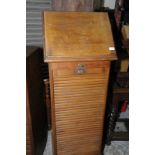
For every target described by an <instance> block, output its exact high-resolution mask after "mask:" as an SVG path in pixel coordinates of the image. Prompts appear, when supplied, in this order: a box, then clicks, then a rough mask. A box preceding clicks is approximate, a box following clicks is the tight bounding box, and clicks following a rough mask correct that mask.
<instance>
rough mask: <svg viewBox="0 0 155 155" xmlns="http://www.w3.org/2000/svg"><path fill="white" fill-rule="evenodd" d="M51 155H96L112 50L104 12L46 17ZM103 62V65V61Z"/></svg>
mask: <svg viewBox="0 0 155 155" xmlns="http://www.w3.org/2000/svg"><path fill="white" fill-rule="evenodd" d="M44 39H45V44H44V59H45V61H46V62H48V65H49V77H50V90H51V91H50V92H51V105H52V129H53V144H54V154H55V155H99V154H100V153H101V150H102V149H101V148H102V142H103V141H102V136H103V131H104V129H103V124H104V115H105V109H106V96H107V88H108V79H109V71H110V60H115V59H116V58H117V57H116V53H115V51H109V47H114V44H113V38H112V33H111V29H110V23H109V19H108V15H107V14H106V13H92V12H91V13H84V12H82V13H77V12H75V13H71V12H70V13H69V12H63V13H60V12H58V13H54V12H45V13H44ZM103 60H104V61H103Z"/></svg>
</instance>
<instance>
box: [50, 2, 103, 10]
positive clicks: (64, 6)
mask: <svg viewBox="0 0 155 155" xmlns="http://www.w3.org/2000/svg"><path fill="white" fill-rule="evenodd" d="M52 2H53V3H52V10H54V11H93V10H94V9H99V8H100V6H101V0H53V1H52Z"/></svg>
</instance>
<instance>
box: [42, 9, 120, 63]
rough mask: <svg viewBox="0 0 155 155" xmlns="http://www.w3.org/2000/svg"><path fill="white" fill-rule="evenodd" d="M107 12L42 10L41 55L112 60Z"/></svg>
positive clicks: (59, 58)
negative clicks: (42, 43) (42, 41)
mask: <svg viewBox="0 0 155 155" xmlns="http://www.w3.org/2000/svg"><path fill="white" fill-rule="evenodd" d="M116 58H117V57H116V52H115V48H114V42H113V37H112V32H111V26H110V22H109V18H108V14H107V13H97V12H51V11H45V12H44V59H45V61H46V62H54V61H70V60H71V61H72V60H75V61H76V60H115V59H116Z"/></svg>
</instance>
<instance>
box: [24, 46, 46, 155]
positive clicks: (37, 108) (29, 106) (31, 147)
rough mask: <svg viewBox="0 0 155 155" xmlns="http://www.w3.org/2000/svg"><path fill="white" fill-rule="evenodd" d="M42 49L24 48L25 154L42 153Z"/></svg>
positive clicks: (43, 134)
mask: <svg viewBox="0 0 155 155" xmlns="http://www.w3.org/2000/svg"><path fill="white" fill-rule="evenodd" d="M41 62H42V50H41V49H36V48H34V47H27V48H26V155H42V154H43V151H44V148H45V145H46V141H47V117H46V107H45V103H44V95H43V94H44V89H43V81H42V73H41Z"/></svg>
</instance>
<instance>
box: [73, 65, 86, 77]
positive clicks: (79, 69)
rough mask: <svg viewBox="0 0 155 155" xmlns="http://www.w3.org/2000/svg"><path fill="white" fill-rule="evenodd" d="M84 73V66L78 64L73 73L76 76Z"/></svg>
mask: <svg viewBox="0 0 155 155" xmlns="http://www.w3.org/2000/svg"><path fill="white" fill-rule="evenodd" d="M85 72H86V69H85V65H84V64H78V65H77V67H76V69H75V73H76V74H78V75H81V74H84V73H85Z"/></svg>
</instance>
